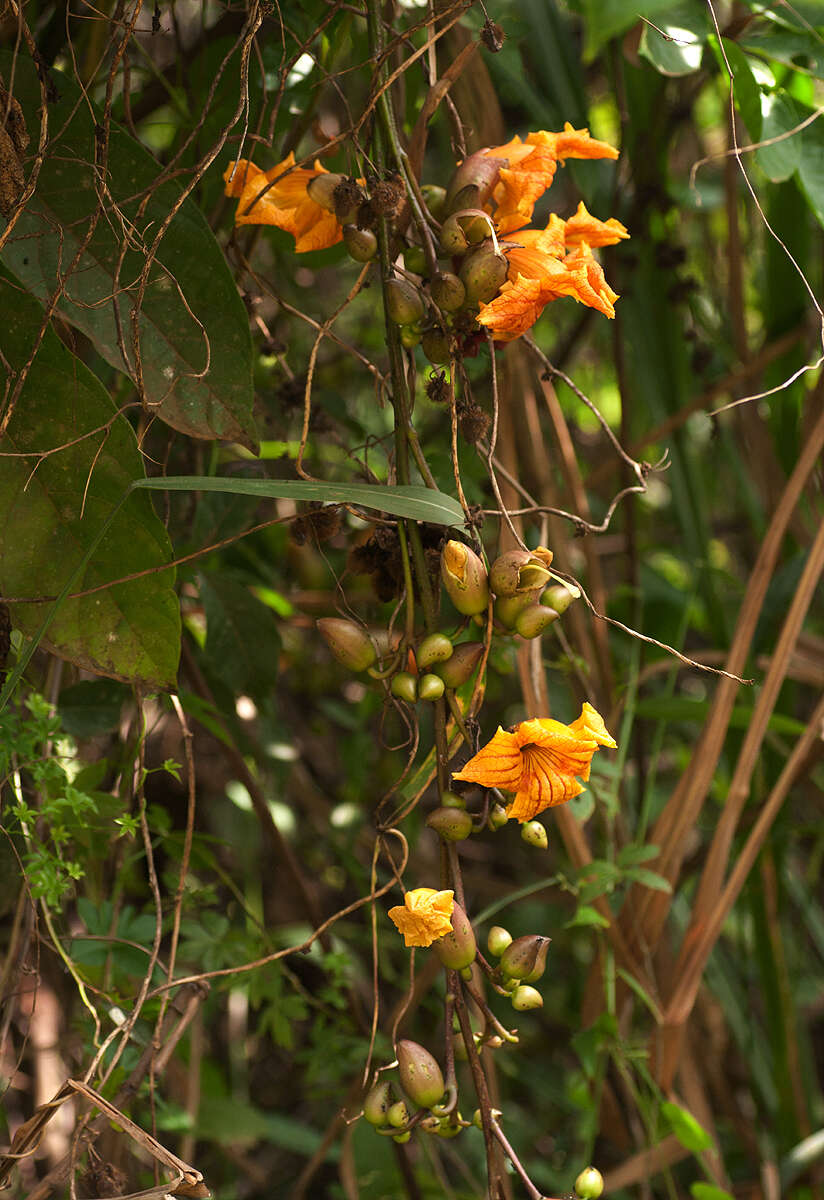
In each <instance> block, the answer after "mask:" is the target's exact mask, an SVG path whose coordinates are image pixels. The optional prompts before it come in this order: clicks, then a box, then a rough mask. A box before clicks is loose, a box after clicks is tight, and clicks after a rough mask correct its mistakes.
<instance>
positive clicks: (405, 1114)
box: [386, 1100, 409, 1129]
mask: <svg viewBox="0 0 824 1200" xmlns="http://www.w3.org/2000/svg"><path fill="white" fill-rule="evenodd" d="M386 1119H387V1121H388V1122H389V1124H390V1125H391V1126H392V1128H393V1129H401V1128H403V1126H404V1125H406V1124H408V1122H409V1109H408V1108H407V1107H406V1101H405V1100H396V1101H395V1103H394V1104H392V1105H390V1107H389V1108H388V1109H387V1112H386Z"/></svg>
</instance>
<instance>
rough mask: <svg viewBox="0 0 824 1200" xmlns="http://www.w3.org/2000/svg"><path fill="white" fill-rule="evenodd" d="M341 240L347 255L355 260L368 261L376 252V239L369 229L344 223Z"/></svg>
mask: <svg viewBox="0 0 824 1200" xmlns="http://www.w3.org/2000/svg"><path fill="white" fill-rule="evenodd" d="M343 242H344V245H345V246H346V249H347V251H348V252H349V257H350V258H354V260H355V262H369V260H370V259H372V258H374V257H375V255H376V254H377V252H378V239H377V238H376V237H375V235H374V233H373V232H372V230H371V229H358V227H357V225H344V227H343Z"/></svg>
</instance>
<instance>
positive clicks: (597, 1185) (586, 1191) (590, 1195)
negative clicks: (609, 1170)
mask: <svg viewBox="0 0 824 1200" xmlns="http://www.w3.org/2000/svg"><path fill="white" fill-rule="evenodd" d="M603 1190H604V1177H603V1175H602V1174H601V1172H600V1171H599V1170H598V1169H597V1168H596V1167H586V1168H585V1170H583V1171H582V1172H581V1174H580V1175H579V1176H578V1178H577V1179H576V1180H575V1194H576V1195H577V1196H580V1197H581V1200H598V1197H599V1196H600V1195H601V1192H603Z"/></svg>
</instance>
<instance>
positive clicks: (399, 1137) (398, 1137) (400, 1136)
mask: <svg viewBox="0 0 824 1200" xmlns="http://www.w3.org/2000/svg"><path fill="white" fill-rule="evenodd" d="M411 1136H412V1130H411V1129H407V1130H406V1132H405V1133H395V1134H393V1135H392V1141H393V1142H397V1143H398V1145H399V1146H402V1145H403V1144H404V1142H408V1141H409V1139H410V1138H411Z"/></svg>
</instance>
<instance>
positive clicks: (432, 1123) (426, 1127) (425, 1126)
mask: <svg viewBox="0 0 824 1200" xmlns="http://www.w3.org/2000/svg"><path fill="white" fill-rule="evenodd" d="M440 1124H441V1122H440V1118H439V1117H424V1119H423V1120H422V1121H421V1122H420V1123H419V1125H418V1129H422V1130H423V1131H424V1133H437V1132H438V1129H439V1128H440Z"/></svg>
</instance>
